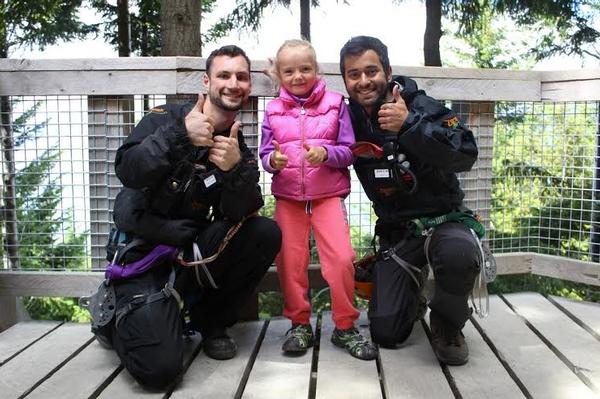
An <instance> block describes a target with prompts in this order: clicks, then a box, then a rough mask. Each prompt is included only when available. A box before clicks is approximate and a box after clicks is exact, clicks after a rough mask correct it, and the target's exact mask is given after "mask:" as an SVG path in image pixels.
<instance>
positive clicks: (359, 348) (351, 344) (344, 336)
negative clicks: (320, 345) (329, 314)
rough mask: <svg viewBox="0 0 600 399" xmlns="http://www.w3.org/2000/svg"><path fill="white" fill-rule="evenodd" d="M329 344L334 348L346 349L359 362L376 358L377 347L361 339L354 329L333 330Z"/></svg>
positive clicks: (363, 338)
mask: <svg viewBox="0 0 600 399" xmlns="http://www.w3.org/2000/svg"><path fill="white" fill-rule="evenodd" d="M331 342H333V344H334V345H335V346H339V347H340V348H344V349H346V350H347V351H348V352H350V354H351V355H352V356H354V357H355V358H357V359H360V360H373V359H375V358H377V354H378V351H377V347H376V346H375V345H373V343H371V342H369V340H368V339H366V338H365V337H363V336H362V335H361V334H360V333H359V332H358V330H357V329H356V327H351V328H348V329H346V330H339V329H337V328H336V329H335V330H333V334H331Z"/></svg>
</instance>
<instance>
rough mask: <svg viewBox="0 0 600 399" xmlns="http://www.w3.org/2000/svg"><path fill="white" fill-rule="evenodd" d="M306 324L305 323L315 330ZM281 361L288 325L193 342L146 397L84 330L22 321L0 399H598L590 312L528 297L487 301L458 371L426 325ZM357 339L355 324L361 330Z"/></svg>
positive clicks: (3, 337) (7, 355)
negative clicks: (375, 346)
mask: <svg viewBox="0 0 600 399" xmlns="http://www.w3.org/2000/svg"><path fill="white" fill-rule="evenodd" d="M315 322H316V320H315ZM318 323H319V325H320V329H318V330H317V331H318V332H317V334H318V335H317V337H319V336H320V343H319V345H317V346H316V347H315V349H314V350H313V351H311V352H309V353H308V354H306V355H304V356H301V357H285V356H283V355H282V354H281V350H280V348H281V343H282V339H283V336H284V334H285V331H286V330H287V328H288V327H289V325H288V321H287V320H283V319H273V320H270V321H257V322H249V323H241V324H238V325H236V326H235V327H234V328H233V329H231V334H232V335H233V336H234V337H235V339H236V340H237V342H238V345H239V353H238V356H237V357H235V358H234V359H232V360H228V361H216V360H212V359H209V358H207V357H206V356H205V355H204V353H203V352H202V351H201V347H200V345H199V344H200V338H199V336H195V337H192V338H191V339H189V340H187V342H186V346H187V356H186V367H187V371H186V373H185V375H184V376H183V379H182V381H181V382H180V383H179V384H178V385H177V386H175V387H174V389H172V390H170V391H168V392H159V393H157V392H154V393H152V392H146V391H144V390H143V389H142V388H141V387H140V386H139V385H137V384H136V383H135V381H134V380H133V379H132V378H131V376H130V375H129V374H128V373H127V372H126V371H125V370H123V369H122V367H121V366H120V365H119V360H118V358H117V356H116V355H115V353H114V352H113V351H109V350H105V349H103V348H102V347H101V346H100V345H99V344H98V343H97V342H95V341H94V340H93V338H92V336H91V334H90V331H89V326H88V325H78V324H71V323H64V324H60V323H55V322H39V321H35V322H23V323H19V324H17V325H15V326H14V327H12V328H10V329H8V330H7V331H4V332H3V333H1V334H0V397H2V398H4V399H9V398H23V397H27V398H61V399H62V398H96V397H99V398H136V397H144V398H150V397H156V398H162V397H171V398H211V399H221V398H232V397H235V398H260V399H266V398H267V399H268V398H277V399H291V398H302V399H305V398H323V399H336V398H343V399H349V398H357V399H370V398H387V399H391V398H436V399H438V398H511V399H513V398H523V397H525V398H544V399H549V398H569V399H570V398H577V399H580V398H592V397H600V305H599V304H592V303H582V302H574V301H569V300H566V299H564V298H556V297H551V298H545V297H543V296H541V295H539V294H535V293H521V294H511V295H506V296H503V297H492V298H491V314H490V316H489V317H488V318H486V319H479V318H474V319H472V320H471V321H470V322H469V323H468V324H467V326H466V327H465V329H464V333H465V336H466V337H467V341H468V343H469V348H470V352H471V357H470V361H469V363H468V364H467V365H465V366H462V367H446V366H440V364H439V363H438V362H437V361H436V359H435V357H434V355H433V352H432V351H431V347H430V345H429V341H428V338H427V335H428V333H429V330H428V327H427V325H426V323H424V324H423V325H421V324H419V325H416V326H415V330H414V332H413V334H412V336H411V337H410V338H409V340H408V342H406V344H405V345H403V346H402V347H401V348H399V349H396V350H386V349H382V350H381V352H380V359H379V360H378V361H377V362H364V361H360V360H356V359H354V358H352V357H350V356H349V355H348V354H346V353H345V352H344V351H342V350H341V349H339V348H336V347H334V346H333V345H332V344H331V342H330V341H329V338H330V335H331V330H332V324H331V320H330V314H327V313H326V314H323V316H322V318H320V319H319V320H318ZM361 328H362V329H363V331H364V332H368V329H367V328H366V326H364V325H362V327H361Z"/></svg>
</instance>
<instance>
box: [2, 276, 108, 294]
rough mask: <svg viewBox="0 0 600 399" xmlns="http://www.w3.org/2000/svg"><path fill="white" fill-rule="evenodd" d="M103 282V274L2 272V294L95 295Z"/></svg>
mask: <svg viewBox="0 0 600 399" xmlns="http://www.w3.org/2000/svg"><path fill="white" fill-rule="evenodd" d="M103 280H104V273H103V272H51V271H44V272H25V271H1V272H0V293H2V295H15V296H29V295H30V296H72V297H78V296H85V295H91V294H93V293H95V292H96V290H97V289H98V286H99V285H100V283H101V282H102V281H103Z"/></svg>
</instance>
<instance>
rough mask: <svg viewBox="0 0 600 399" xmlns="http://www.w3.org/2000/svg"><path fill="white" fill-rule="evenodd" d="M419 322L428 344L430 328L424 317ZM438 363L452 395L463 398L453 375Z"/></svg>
mask: <svg viewBox="0 0 600 399" xmlns="http://www.w3.org/2000/svg"><path fill="white" fill-rule="evenodd" d="M420 322H421V325H422V326H423V330H425V335H427V339H428V340H429V344H430V345H431V330H430V329H429V326H428V325H427V322H426V321H425V319H421V320H420ZM439 365H440V367H441V369H442V372H443V373H444V376H445V377H446V380H447V381H448V385H449V386H450V390H451V391H452V393H453V394H454V397H455V398H456V399H463V397H462V395H461V394H460V391H459V390H458V387H457V386H456V382H455V381H454V377H453V376H452V374H451V373H450V370H448V366H447V365H445V364H442V363H441V362H439Z"/></svg>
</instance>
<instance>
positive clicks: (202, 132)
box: [185, 93, 215, 147]
mask: <svg viewBox="0 0 600 399" xmlns="http://www.w3.org/2000/svg"><path fill="white" fill-rule="evenodd" d="M203 105H204V96H203V95H202V93H200V94H198V101H197V102H196V105H194V107H193V108H192V110H191V111H190V112H189V113H188V114H187V115H186V116H185V130H186V131H187V135H188V138H189V140H190V143H192V145H194V146H196V147H212V146H213V145H214V141H213V132H214V131H215V128H214V121H213V120H212V119H211V118H210V117H208V116H206V115H204V114H203V113H202V106H203Z"/></svg>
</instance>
